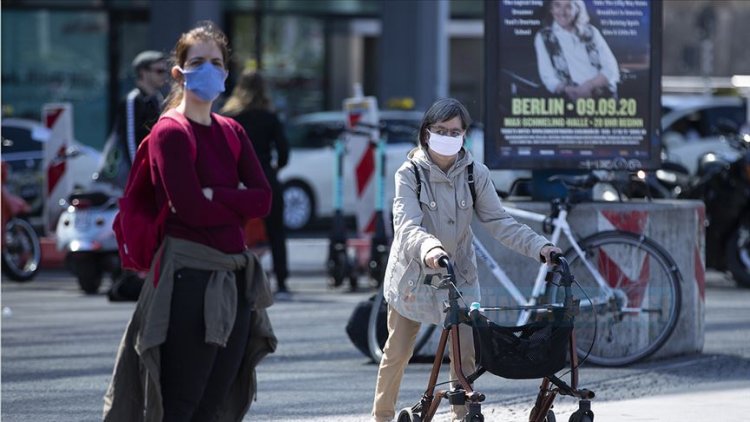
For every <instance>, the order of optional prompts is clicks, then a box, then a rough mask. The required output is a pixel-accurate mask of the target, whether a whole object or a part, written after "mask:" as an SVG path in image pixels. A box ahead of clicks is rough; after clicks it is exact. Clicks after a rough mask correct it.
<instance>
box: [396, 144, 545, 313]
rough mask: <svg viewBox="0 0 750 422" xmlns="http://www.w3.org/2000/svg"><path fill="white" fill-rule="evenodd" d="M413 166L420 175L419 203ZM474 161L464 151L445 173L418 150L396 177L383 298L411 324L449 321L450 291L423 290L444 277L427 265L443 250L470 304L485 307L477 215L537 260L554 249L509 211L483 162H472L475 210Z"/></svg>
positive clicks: (506, 242)
mask: <svg viewBox="0 0 750 422" xmlns="http://www.w3.org/2000/svg"><path fill="white" fill-rule="evenodd" d="M412 161H413V162H414V163H416V164H417V167H418V168H419V172H420V173H419V175H420V179H421V183H422V188H421V192H420V195H419V198H417V192H416V185H417V181H416V177H415V175H414V170H413V166H412V163H411V162H412ZM472 161H473V158H472V156H471V153H470V152H468V151H466V150H465V149H461V151H460V152H459V156H458V158H457V159H456V162H455V163H454V164H453V166H452V167H451V168H450V169H448V172H447V174H446V173H445V172H443V171H442V170H441V169H440V168H439V167H438V166H437V165H436V164H434V163H433V162H432V161H431V160H430V158H429V157H428V156H427V154H426V152H425V150H423V149H422V148H415V149H414V150H412V151H411V152H410V153H409V155H408V160H406V162H404V164H403V165H401V167H400V168H399V169H398V171H397V172H396V191H395V192H396V193H395V198H394V199H393V224H394V236H393V244H392V246H391V251H390V256H389V258H388V266H387V268H386V272H385V281H384V294H385V299H386V301H387V302H388V303H389V304H390V305H391V306H392V307H394V309H395V310H396V311H397V312H398V313H399V314H401V315H403V316H404V317H406V318H409V319H411V320H414V321H418V322H423V323H430V324H438V323H440V322H441V321H442V319H443V318H444V314H443V309H444V307H443V303H444V302H446V301H447V299H448V292H447V290H445V289H442V290H435V289H434V288H432V287H430V286H427V285H425V284H424V283H423V281H424V279H425V276H427V275H429V274H435V273H438V271H435V270H432V269H430V268H429V267H427V266H426V265H425V263H424V259H425V257H426V255H427V252H428V251H429V250H430V249H433V248H435V247H442V248H443V249H445V251H446V252H447V253H448V255H449V256H450V258H451V260H452V261H453V262H454V269H455V271H456V279H457V280H456V281H457V283H458V288H459V290H460V291H461V294H462V295H463V297H464V300H465V302H466V304H467V305H468V304H470V303H471V302H473V301H479V300H480V290H479V283H478V281H477V263H476V256H475V254H474V248H473V246H472V239H473V237H474V233H473V232H472V229H471V221H472V218H473V217H474V212H475V211H476V215H477V218H478V219H479V221H480V222H481V223H482V225H483V226H484V228H485V229H486V230H487V232H488V233H489V234H490V235H491V236H492V237H493V238H495V239H497V240H499V241H500V242H502V243H503V244H504V245H506V246H508V247H509V248H511V249H513V250H515V251H517V252H519V253H521V254H523V255H526V256H529V257H531V258H534V259H536V260H539V259H540V255H539V254H540V252H541V249H542V247H543V246H544V245H545V244H549V241H548V240H547V239H545V238H544V237H542V236H540V235H538V234H537V233H535V232H534V231H533V230H531V229H530V228H529V227H528V226H526V225H525V224H521V223H518V222H517V221H516V220H515V219H514V218H513V217H511V216H510V215H509V214H508V213H506V212H505V210H504V209H503V207H502V204H501V203H500V198H498V196H497V193H496V191H495V187H494V185H493V184H492V181H491V179H490V171H489V169H488V168H487V166H485V165H484V164H482V163H477V162H474V180H475V189H476V197H477V203H476V204H474V203H473V200H472V196H471V190H470V188H469V185H468V171H467V166H468V165H469V163H471V162H472ZM420 203H421V206H420Z"/></svg>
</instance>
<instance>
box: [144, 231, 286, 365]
mask: <svg viewBox="0 0 750 422" xmlns="http://www.w3.org/2000/svg"><path fill="white" fill-rule="evenodd" d="M162 248H163V255H162V259H161V267H160V271H159V288H157V289H156V291H155V292H154V295H155V297H154V300H153V301H152V302H151V309H148V310H147V311H146V314H147V315H149V316H150V318H149V319H150V323H149V324H148V325H147V326H146V327H144V329H143V331H142V332H141V333H140V334H139V336H138V338H137V340H136V350H138V353H142V352H143V351H144V350H146V349H148V348H150V347H154V346H156V345H159V344H161V343H163V342H164V339H166V338H167V328H168V326H169V309H170V304H171V300H164V299H165V298H171V297H172V288H173V286H174V273H175V272H176V271H178V270H180V269H181V268H184V267H189V268H194V269H198V270H209V271H212V272H213V273H212V274H211V278H210V279H209V281H208V285H207V286H206V296H205V299H204V301H205V306H204V309H205V311H204V319H205V323H206V343H214V344H218V345H219V346H222V347H224V346H226V344H227V339H228V338H229V334H230V333H231V332H232V328H233V327H234V319H235V315H236V313H237V282H236V280H235V278H236V275H235V271H239V270H241V269H243V268H247V271H245V277H246V278H247V283H245V286H246V291H245V292H244V294H245V297H247V299H248V301H249V302H250V304H251V307H252V308H253V309H257V308H267V307H269V306H271V305H272V304H273V295H272V294H271V289H270V287H269V285H268V283H253V282H252V281H253V280H252V279H253V275H254V273H255V271H254V270H255V264H256V259H257V258H256V257H255V255H253V254H252V252H250V251H249V250H246V251H245V252H244V253H241V254H233V255H230V254H225V253H222V252H220V251H218V250H216V249H214V248H211V247H209V246H205V245H202V244H200V243H195V242H191V241H188V240H182V239H176V238H171V237H168V238H167V239H166V240H165V242H164V245H163V246H162ZM158 255H159V254H158V253H157V256H158ZM153 268H154V266H153V265H152V271H153ZM260 271H262V269H260ZM162 283H164V285H163V286H162ZM146 284H151V285H153V280H152V276H151V274H149V278H148V279H147V280H146ZM157 306H158V308H157Z"/></svg>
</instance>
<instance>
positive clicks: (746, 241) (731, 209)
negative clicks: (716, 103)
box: [682, 121, 750, 288]
mask: <svg viewBox="0 0 750 422" xmlns="http://www.w3.org/2000/svg"><path fill="white" fill-rule="evenodd" d="M719 130H720V131H721V132H722V133H724V134H725V139H726V142H728V143H729V144H730V145H732V147H733V148H734V149H735V151H736V154H728V155H719V154H713V153H710V154H706V155H704V156H703V157H701V158H700V160H699V163H698V177H697V179H696V180H695V181H694V183H693V184H692V185H691V186H690V188H689V190H688V191H687V192H686V193H685V194H684V195H682V197H684V198H690V199H701V200H703V202H704V203H705V205H706V220H707V222H708V225H707V227H706V267H710V268H714V269H717V270H720V271H727V270H728V271H729V272H730V273H731V274H732V277H733V278H734V280H735V282H736V283H737V285H738V286H740V287H746V288H750V133H740V131H739V130H738V128H737V126H736V125H735V124H734V123H733V122H729V121H722V122H720V123H719Z"/></svg>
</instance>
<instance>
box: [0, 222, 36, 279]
mask: <svg viewBox="0 0 750 422" xmlns="http://www.w3.org/2000/svg"><path fill="white" fill-rule="evenodd" d="M3 236H4V239H3V251H2V264H3V266H2V271H3V274H5V275H6V276H8V278H10V279H11V280H13V281H18V282H24V281H30V280H31V279H32V278H34V276H35V275H36V273H37V272H39V267H40V264H41V262H42V247H41V244H40V241H39V236H38V235H37V234H36V231H35V230H34V228H33V227H32V226H31V224H29V222H28V221H26V220H23V219H20V218H11V219H10V220H8V222H6V223H5V233H3Z"/></svg>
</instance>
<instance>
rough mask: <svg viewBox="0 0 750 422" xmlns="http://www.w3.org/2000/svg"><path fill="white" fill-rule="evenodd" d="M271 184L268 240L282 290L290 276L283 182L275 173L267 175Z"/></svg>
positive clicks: (267, 228) (267, 224)
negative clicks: (280, 181) (281, 182)
mask: <svg viewBox="0 0 750 422" xmlns="http://www.w3.org/2000/svg"><path fill="white" fill-rule="evenodd" d="M267 177H268V183H269V184H270V185H271V190H272V196H271V212H270V213H269V214H268V216H267V217H266V218H265V219H264V223H265V225H266V233H267V234H268V241H269V242H270V243H271V255H272V257H273V273H274V275H275V276H276V285H277V288H278V289H280V290H285V289H286V279H287V277H288V276H289V269H288V268H287V258H286V228H285V227H284V196H283V195H282V192H281V191H282V189H281V184H280V183H279V181H278V180H277V179H276V176H275V175H274V174H269V175H267Z"/></svg>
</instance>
